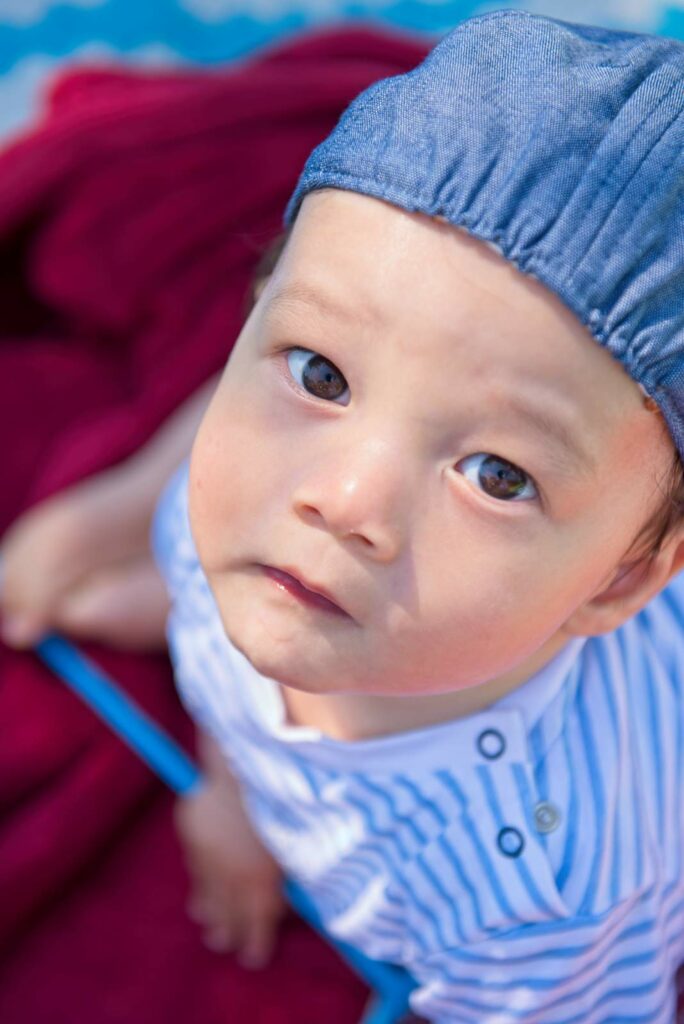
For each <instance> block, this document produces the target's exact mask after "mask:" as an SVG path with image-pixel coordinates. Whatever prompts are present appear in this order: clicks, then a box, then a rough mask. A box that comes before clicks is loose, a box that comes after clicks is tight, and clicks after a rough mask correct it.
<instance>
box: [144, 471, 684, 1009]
mask: <svg viewBox="0 0 684 1024" xmlns="http://www.w3.org/2000/svg"><path fill="white" fill-rule="evenodd" d="M153 545H154V549H155V553H156V557H157V560H158V563H159V565H160V568H161V570H162V572H163V574H164V576H165V578H166V580H167V585H168V588H169V591H170V593H171V596H172V602H173V608H172V612H171V616H170V619H169V625H168V637H169V644H170V650H171V656H172V660H173V663H174V668H175V673H176V678H177V683H178V686H179V690H180V693H181V697H182V699H183V701H184V703H185V705H186V707H187V708H188V710H189V712H190V713H191V714H192V716H193V717H194V718H195V720H196V721H197V723H198V724H199V725H200V726H201V727H203V728H204V729H205V730H207V731H208V732H209V733H211V734H212V735H213V736H214V737H215V738H216V739H217V740H218V742H219V744H220V745H221V747H222V749H223V750H224V752H225V755H226V757H227V759H228V761H229V763H230V766H231V769H232V770H233V772H234V773H235V774H236V776H237V777H238V778H239V780H240V782H241V786H242V791H243V795H244V800H245V803H246V806H247V808H248V811H249V813H250V816H251V818H252V820H253V823H254V826H255V828H256V829H257V831H258V833H259V835H260V836H261V838H262V840H263V842H264V844H265V845H266V846H267V847H268V848H269V849H270V851H271V852H272V853H273V855H274V856H275V858H276V859H277V860H278V861H279V862H280V864H281V865H282V867H283V869H284V870H285V871H286V872H287V873H288V874H289V875H291V876H292V877H293V878H294V879H295V880H296V881H297V882H298V883H299V885H300V886H301V887H302V888H303V889H304V890H305V891H306V892H307V894H308V895H309V897H310V898H311V900H312V901H313V903H314V905H315V907H316V909H317V911H318V912H319V914H320V915H321V917H322V919H323V921H324V923H325V926H326V928H327V930H328V931H329V933H330V934H331V935H332V936H334V937H335V938H337V939H341V940H344V941H345V942H348V943H351V944H352V945H354V946H356V947H357V948H358V949H360V950H361V951H362V952H363V953H365V954H366V955H367V956H370V957H374V958H377V959H381V960H385V961H389V962H392V963H396V964H400V965H402V966H403V967H405V968H406V969H407V970H408V971H409V972H410V973H411V974H412V975H413V977H414V978H415V979H416V981H417V982H418V988H417V989H416V991H415V993H414V994H413V996H412V1005H413V1007H414V1010H415V1012H416V1013H418V1014H420V1015H421V1016H423V1017H425V1018H427V1019H428V1020H429V1021H432V1022H434V1024H461V1022H463V1024H465V1022H467V1024H475V1022H476V1024H514V1022H515V1024H520V1022H524V1024H608V1022H614V1024H618V1022H619V1024H628V1022H629V1024H647V1022H648V1024H656V1022H657V1024H672V1022H673V1021H674V1020H675V1002H676V992H675V979H674V976H675V972H676V970H677V967H678V965H679V964H680V963H681V962H682V961H683V960H684V883H683V880H682V842H683V835H682V833H683V830H684V814H683V813H682V812H683V811H684V803H683V800H682V776H683V771H684V743H683V742H682V740H683V736H684V722H683V716H684V702H683V701H682V694H681V689H682V685H683V679H684V576H680V577H677V578H676V579H675V580H674V581H673V582H672V583H671V584H670V585H669V586H668V587H667V588H666V589H665V590H664V591H663V592H662V593H661V594H659V595H658V596H657V597H656V598H654V599H653V600H652V601H651V602H650V603H649V604H648V605H647V606H646V607H645V608H644V609H643V610H642V611H641V612H640V613H639V614H638V615H636V616H635V617H634V618H632V619H631V620H630V621H629V622H627V623H625V624H624V625H623V626H622V627H620V628H619V629H617V630H616V631H614V632H613V633H610V634H607V635H605V636H599V637H590V638H588V639H585V638H574V639H573V640H571V641H570V643H569V644H568V645H567V646H566V647H565V648H564V649H563V650H562V651H561V652H560V653H559V654H558V655H556V657H555V658H554V659H553V660H552V661H551V662H549V663H548V664H547V665H546V666H545V667H544V668H543V669H542V670H541V671H540V672H538V673H537V674H536V675H535V676H533V677H532V678H531V679H530V680H528V681H527V682H526V683H525V684H524V685H523V686H521V687H520V688H519V689H518V690H516V691H514V692H513V693H510V694H507V695H506V696H505V697H504V698H502V699H500V700H499V701H497V702H496V703H495V704H493V705H491V706H490V707H489V708H487V709H486V710H484V711H481V712H478V713H477V714H473V715H470V716H467V717H464V718H460V719H457V720H454V721H450V722H445V723H442V724H439V725H436V726H432V727H430V728H427V729H419V730H414V731H410V732H404V733H400V734H396V735H391V736H383V737H379V738H376V739H370V740H359V741H354V742H345V741H341V740H333V739H331V738H330V737H327V736H325V735H323V734H321V733H320V732H319V731H318V730H316V729H313V728H309V727H302V726H295V725H292V724H289V723H288V722H287V721H286V715H285V710H284V705H283V701H282V696H281V693H280V689H279V687H278V685H277V683H276V682H275V681H274V680H273V679H269V678H267V677H265V676H263V675H260V674H259V673H257V672H256V671H255V669H254V667H253V666H252V665H251V664H250V662H249V661H248V660H247V659H246V658H245V657H244V656H243V655H242V654H241V653H240V652H239V651H238V650H237V649H236V648H235V647H234V646H233V645H232V644H231V643H230V641H229V640H228V638H227V637H226V635H225V633H224V630H223V627H222V625H221V621H220V618H219V615H218V611H217V608H216V605H215V603H214V599H213V597H212V594H211V591H210V590H209V587H208V584H207V581H206V578H205V577H204V574H203V572H202V569H201V566H200V564H199V561H198V558H197V554H196V551H195V548H194V544H193V541H192V536H191V534H190V529H189V524H188V517H187V466H183V467H182V468H181V470H180V471H179V472H178V473H177V474H176V475H175V476H174V478H173V479H172V481H171V482H170V484H169V486H168V487H167V489H166V491H165V493H164V495H163V496H162V499H161V501H160V504H159V507H158V509H157V513H156V517H155V522H154V527H153Z"/></svg>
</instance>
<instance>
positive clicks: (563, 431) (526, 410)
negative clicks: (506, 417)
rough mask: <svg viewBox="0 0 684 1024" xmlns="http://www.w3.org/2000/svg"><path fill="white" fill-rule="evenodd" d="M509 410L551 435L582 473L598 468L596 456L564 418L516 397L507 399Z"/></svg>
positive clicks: (546, 436) (539, 431)
mask: <svg viewBox="0 0 684 1024" xmlns="http://www.w3.org/2000/svg"><path fill="white" fill-rule="evenodd" d="M506 409H507V411H510V412H512V413H513V414H514V415H516V416H517V417H518V418H519V419H521V420H525V421H526V422H527V423H529V425H530V426H531V427H532V428H533V429H534V430H535V431H536V432H537V433H538V434H542V435H543V436H544V437H545V438H548V437H549V435H551V437H553V438H554V439H555V441H556V443H557V444H558V445H559V446H560V447H561V448H562V449H563V451H564V452H565V454H566V456H567V460H568V461H569V463H570V464H571V465H572V467H573V468H574V469H575V470H579V471H580V472H582V473H589V472H593V471H595V470H596V468H597V463H596V459H595V457H594V456H593V455H592V454H591V453H590V452H589V450H588V449H587V448H586V446H585V445H583V444H582V443H581V442H580V440H579V439H578V437H577V433H576V431H574V430H572V428H571V427H569V426H568V425H567V424H565V423H564V422H563V421H562V420H559V419H557V418H556V417H555V416H554V415H553V414H552V413H551V412H547V411H546V410H545V409H542V408H538V407H536V406H534V405H528V404H527V403H526V402H522V401H519V400H518V399H516V398H515V397H510V398H508V399H507V400H506Z"/></svg>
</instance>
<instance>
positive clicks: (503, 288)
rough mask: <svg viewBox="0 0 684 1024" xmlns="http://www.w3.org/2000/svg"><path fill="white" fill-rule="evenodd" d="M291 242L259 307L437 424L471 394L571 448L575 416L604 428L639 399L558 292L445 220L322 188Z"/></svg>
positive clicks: (495, 421) (496, 414)
mask: <svg viewBox="0 0 684 1024" xmlns="http://www.w3.org/2000/svg"><path fill="white" fill-rule="evenodd" d="M361 238H363V240H364V243H365V244H364V245H363V246H361V245H359V244H358V243H359V240H360V239H361ZM291 241H292V245H291V246H290V247H288V251H287V256H286V259H285V260H284V261H283V264H282V266H281V267H280V268H279V272H278V273H277V275H276V277H275V279H274V281H273V282H272V286H271V287H270V288H269V291H268V295H267V296H266V299H267V301H266V303H265V310H264V315H265V316H266V318H275V319H276V320H278V321H285V326H286V328H287V331H288V333H290V334H292V335H294V336H296V337H298V338H299V339H300V341H301V344H302V346H303V347H305V348H310V349H313V350H316V351H318V350H321V351H322V352H323V354H324V355H325V356H326V357H327V358H329V359H331V360H332V361H333V362H337V363H338V364H339V368H340V369H341V371H342V372H343V373H344V374H345V375H349V377H350V378H354V377H355V378H356V379H357V381H359V382H361V381H363V380H364V379H365V378H368V379H370V378H371V377H372V372H371V373H369V372H368V370H369V368H378V367H379V368H380V369H381V371H382V374H383V376H384V378H385V381H383V386H384V385H385V382H386V383H387V385H388V386H391V387H393V388H394V389H395V390H396V389H397V388H400V387H403V386H406V385H407V384H408V386H407V387H406V390H407V404H406V410H407V414H409V415H415V416H417V417H418V418H421V419H422V420H423V421H425V422H431V423H432V424H433V425H434V426H435V429H437V428H438V426H443V427H448V426H449V425H450V423H451V421H452V420H453V421H456V420H458V418H459V417H461V420H460V422H461V423H462V422H463V415H464V413H465V412H466V411H467V410H469V411H470V412H472V404H473V403H475V402H479V403H480V404H481V407H482V408H481V410H480V413H479V415H480V419H481V420H483V419H485V416H484V413H487V416H486V419H487V422H488V423H490V424H492V425H499V426H500V425H501V424H503V423H504V422H505V421H506V420H508V421H512V420H516V421H518V420H521V419H523V418H524V419H526V420H527V421H528V422H529V423H531V426H532V427H533V428H534V429H535V430H536V431H537V433H541V434H543V433H547V434H548V435H551V434H555V435H557V436H558V437H559V439H560V441H561V443H563V444H564V446H565V447H566V449H569V450H573V449H574V454H576V453H577V449H578V448H581V437H580V436H577V437H573V432H574V433H577V430H573V424H576V425H579V434H580V435H581V433H582V431H583V430H584V427H585V426H586V425H587V424H591V423H594V425H595V426H596V427H597V428H598V427H604V426H606V427H607V426H610V428H611V429H613V427H614V424H615V422H616V420H617V419H618V418H619V417H620V416H621V415H622V414H623V412H627V414H628V415H631V414H633V413H634V411H635V410H636V409H637V408H638V407H639V406H640V404H641V399H640V396H639V393H638V389H637V386H636V384H635V382H634V381H633V380H632V379H631V378H630V377H629V376H628V375H627V374H626V372H625V370H624V368H623V367H622V366H621V365H620V364H619V363H617V362H616V361H615V360H614V359H613V358H612V357H611V356H610V355H609V354H608V353H607V352H606V351H605V350H604V349H602V348H600V347H599V346H597V345H596V342H595V340H594V339H593V338H592V337H591V336H590V334H589V332H588V331H587V330H586V328H585V327H584V325H583V324H581V323H580V321H579V320H578V319H577V317H576V316H575V314H574V313H572V311H570V310H568V309H567V307H565V306H564V304H563V303H562V301H561V300H560V299H559V298H558V297H557V296H556V295H554V294H553V293H552V292H550V291H549V289H547V288H546V287H545V286H544V285H543V284H542V283H541V282H539V281H536V280H535V279H533V278H530V277H529V276H526V275H523V274H522V273H520V271H519V270H518V269H517V268H516V267H514V266H513V265H512V264H511V263H510V261H508V260H506V259H505V258H504V257H503V256H502V255H501V254H500V253H499V252H498V251H496V252H492V251H491V248H490V247H488V246H486V244H484V243H483V242H482V240H480V239H478V238H475V237H473V236H471V235H469V234H468V233H467V232H465V231H463V230H462V229H457V228H455V227H454V226H453V225H451V224H449V223H448V222H445V221H444V219H443V218H442V219H441V220H440V219H439V218H428V217H425V216H424V215H422V214H409V213H407V212H406V211H401V210H397V209H395V208H393V207H392V206H391V205H390V204H387V203H384V202H380V201H378V200H377V199H375V198H372V197H368V196H364V195H362V194H357V193H352V192H344V191H340V190H331V191H329V192H328V193H327V194H325V195H324V194H322V193H321V194H313V195H311V196H309V197H307V199H306V200H305V202H304V203H303V205H302V208H301V211H300V216H299V218H298V221H297V223H296V225H295V227H294V229H293V235H292V239H291ZM433 242H434V243H435V248H433V247H432V244H433ZM416 248H417V250H418V258H417V259H416V258H414V256H415V253H414V250H415V249H416ZM430 260H432V262H430ZM388 367H389V370H388ZM373 379H374V380H377V379H378V378H377V377H376V378H373ZM597 386H598V390H597ZM428 406H429V409H428ZM584 461H585V462H588V461H590V460H588V459H586V457H585V459H584Z"/></svg>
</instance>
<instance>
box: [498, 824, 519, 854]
mask: <svg viewBox="0 0 684 1024" xmlns="http://www.w3.org/2000/svg"><path fill="white" fill-rule="evenodd" d="M496 841H497V843H498V846H499V849H500V850H501V852H502V853H505V854H506V856H507V857H519V856H520V854H521V853H522V852H523V849H524V847H525V840H524V839H523V836H522V833H521V832H518V830H517V828H511V827H510V826H506V828H502V829H501V831H500V832H499V834H498V836H497V837H496Z"/></svg>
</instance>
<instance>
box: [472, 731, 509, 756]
mask: <svg viewBox="0 0 684 1024" xmlns="http://www.w3.org/2000/svg"><path fill="white" fill-rule="evenodd" d="M477 749H478V750H479V751H480V753H481V754H482V756H483V757H486V758H487V759H488V760H489V761H493V760H494V759H495V758H497V757H501V755H502V754H503V752H504V750H505V749H506V740H505V739H504V738H503V736H502V735H501V733H500V732H499V730H498V729H485V730H484V731H483V732H481V733H480V735H479V736H478V737H477Z"/></svg>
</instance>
